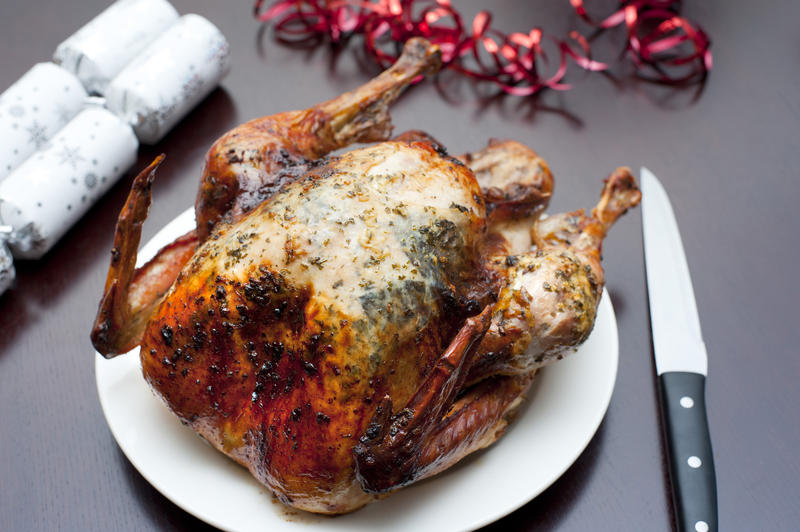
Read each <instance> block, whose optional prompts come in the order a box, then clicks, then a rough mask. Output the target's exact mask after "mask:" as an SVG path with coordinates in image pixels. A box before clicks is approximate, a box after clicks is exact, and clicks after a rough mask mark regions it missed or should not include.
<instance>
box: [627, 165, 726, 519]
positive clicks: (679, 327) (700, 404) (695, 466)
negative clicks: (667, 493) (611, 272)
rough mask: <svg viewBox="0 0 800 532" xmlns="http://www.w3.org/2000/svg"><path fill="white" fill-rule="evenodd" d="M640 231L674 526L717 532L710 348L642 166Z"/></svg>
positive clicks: (660, 198) (668, 211) (677, 248)
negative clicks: (708, 395)
mask: <svg viewBox="0 0 800 532" xmlns="http://www.w3.org/2000/svg"><path fill="white" fill-rule="evenodd" d="M641 182H642V232H643V235H644V256H645V267H646V270H647V292H648V297H649V300H650V326H651V328H652V332H653V353H654V357H655V363H656V373H657V374H658V382H659V391H660V393H659V400H660V403H661V404H660V406H661V418H662V425H663V429H664V437H665V440H666V446H667V453H668V462H669V476H670V482H671V484H672V502H673V507H674V509H675V521H676V523H677V526H678V530H679V531H680V532H684V531H687V532H689V531H691V532H714V531H717V530H718V522H717V481H716V475H715V473H714V457H713V455H712V452H711V437H710V434H709V430H708V418H707V416H706V403H705V385H706V374H707V367H708V359H707V355H706V347H705V344H704V343H703V337H702V334H701V332H700V318H699V317H698V315H697V304H696V303H695V299H694V290H693V289H692V280H691V278H690V277H689V266H688V264H687V263H686V256H685V255H684V252H683V244H682V243H681V236H680V233H679V232H678V224H677V222H676V221H675V214H674V213H673V212H672V206H671V205H670V202H669V197H667V193H666V191H665V190H664V187H663V186H662V185H661V183H660V182H659V180H658V179H657V178H656V176H655V175H653V173H652V172H650V171H649V170H648V169H647V168H642V172H641Z"/></svg>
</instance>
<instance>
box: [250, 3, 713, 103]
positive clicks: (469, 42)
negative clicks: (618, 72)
mask: <svg viewBox="0 0 800 532" xmlns="http://www.w3.org/2000/svg"><path fill="white" fill-rule="evenodd" d="M569 2H570V4H571V5H572V7H573V9H574V10H575V12H576V13H577V14H578V15H579V16H580V17H581V18H582V19H583V20H584V21H586V22H587V23H589V24H591V25H592V26H594V27H596V28H598V29H600V30H608V29H611V28H615V27H618V26H622V25H624V27H625V29H626V35H627V45H626V50H627V52H628V55H629V56H630V57H631V58H632V60H633V64H634V66H635V68H636V69H637V73H638V74H639V75H641V76H642V77H645V78H647V79H650V80H653V81H658V82H661V83H666V84H672V85H682V84H688V83H693V82H696V81H699V80H702V79H704V78H705V76H706V75H707V74H708V71H709V70H711V65H712V60H711V52H710V50H709V48H710V45H711V41H710V40H709V38H708V36H707V35H706V34H705V32H703V30H702V29H701V28H700V27H699V26H697V25H696V24H693V23H692V22H690V21H689V20H688V19H686V18H685V17H682V16H681V15H680V8H681V2H680V1H676V0H628V1H622V2H620V6H619V8H618V9H617V11H615V12H614V13H612V14H611V15H608V16H607V17H605V18H604V19H602V20H600V21H599V22H598V21H596V20H595V19H594V18H592V17H590V16H589V14H588V13H587V11H586V9H585V7H584V5H583V0H569ZM264 3H265V2H264V0H256V2H255V5H254V9H253V11H254V15H255V16H256V18H258V19H259V20H260V21H262V22H273V23H274V24H275V30H276V32H277V33H278V35H279V36H281V37H283V38H294V39H302V38H307V37H314V36H319V35H324V36H327V37H328V38H329V39H330V40H331V41H332V42H340V41H341V40H343V39H345V38H347V37H349V36H351V35H357V34H360V35H363V36H364V47H365V50H366V52H367V54H368V55H369V56H371V57H372V58H373V59H374V60H375V61H377V62H378V63H379V64H380V65H381V66H382V67H384V68H386V67H388V66H389V65H390V64H391V63H393V62H394V61H395V60H397V57H398V50H399V48H398V47H397V46H395V50H394V52H389V51H387V50H386V43H389V42H392V43H396V44H402V43H404V42H405V41H406V40H408V39H410V38H411V37H425V38H426V39H428V40H429V41H431V42H433V43H435V44H438V45H439V48H440V49H441V50H442V61H443V63H444V65H446V66H448V67H449V68H451V69H453V70H455V71H457V72H459V73H461V74H463V75H465V76H469V77H471V78H474V79H478V80H483V81H487V82H491V83H494V84H495V85H497V86H498V87H499V88H500V89H502V90H503V91H505V92H506V93H508V94H514V95H517V96H528V95H531V94H534V93H536V92H538V91H540V90H541V89H543V88H550V89H555V90H567V89H569V88H571V85H569V84H567V83H565V82H564V77H565V76H566V74H567V71H568V67H569V64H570V60H571V61H572V62H573V63H574V64H576V65H577V66H578V67H580V68H582V69H584V70H587V71H602V70H607V69H608V68H609V65H608V64H606V63H602V62H599V61H595V60H593V59H592V56H591V48H590V45H589V42H588V41H587V40H586V38H584V37H583V36H582V35H581V34H580V33H578V32H577V31H571V32H570V33H569V36H568V38H566V39H559V38H556V37H554V36H551V35H547V34H545V33H544V32H543V31H542V29H541V28H538V27H537V28H533V29H532V30H530V31H529V32H528V33H518V32H515V33H510V34H505V33H502V32H500V31H498V30H496V29H494V28H492V27H491V21H492V15H491V13H490V12H489V11H485V10H484V11H481V12H480V13H478V14H477V15H476V16H475V18H474V19H473V20H472V25H471V26H467V25H465V24H464V21H463V19H462V17H461V15H460V14H459V12H458V11H456V9H455V8H453V6H452V4H451V2H450V0H371V1H369V0H362V1H358V0H330V1H328V0H278V1H275V2H272V5H270V6H269V8H267V9H266V11H264ZM545 41H547V42H549V43H552V45H553V46H554V47H555V49H556V50H557V52H558V62H557V64H558V66H557V68H556V69H555V72H553V73H552V74H551V75H549V76H545V75H542V74H541V73H540V71H539V69H540V67H541V66H542V65H547V64H549V60H548V56H547V54H546V53H545V50H544V48H543V42H545ZM548 49H550V48H548ZM470 58H471V60H470Z"/></svg>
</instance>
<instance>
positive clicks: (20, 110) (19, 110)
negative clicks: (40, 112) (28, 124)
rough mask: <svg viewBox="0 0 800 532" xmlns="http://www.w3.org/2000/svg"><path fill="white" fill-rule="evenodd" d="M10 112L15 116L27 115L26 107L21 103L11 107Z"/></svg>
mask: <svg viewBox="0 0 800 532" xmlns="http://www.w3.org/2000/svg"><path fill="white" fill-rule="evenodd" d="M8 114H10V115H11V116H13V117H15V118H20V117H23V116H25V108H24V107H23V106H21V105H19V104H17V105H14V106H13V107H11V109H9V110H8Z"/></svg>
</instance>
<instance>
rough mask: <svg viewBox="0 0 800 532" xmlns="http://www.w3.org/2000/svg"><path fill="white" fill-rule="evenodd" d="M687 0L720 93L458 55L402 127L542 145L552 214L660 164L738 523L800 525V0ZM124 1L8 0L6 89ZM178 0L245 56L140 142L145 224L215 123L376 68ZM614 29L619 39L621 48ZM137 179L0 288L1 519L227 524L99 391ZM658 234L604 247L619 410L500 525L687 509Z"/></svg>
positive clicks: (457, 141)
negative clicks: (122, 215)
mask: <svg viewBox="0 0 800 532" xmlns="http://www.w3.org/2000/svg"><path fill="white" fill-rule="evenodd" d="M454 3H455V4H456V5H458V6H460V7H461V9H462V11H463V12H464V13H465V14H466V15H468V16H472V15H473V14H474V13H475V12H476V11H477V9H478V8H479V7H480V6H489V5H490V4H491V9H492V10H493V11H494V14H495V15H496V16H495V21H494V22H495V24H496V25H497V27H498V28H503V29H506V30H509V31H511V30H524V29H528V28H530V27H532V26H534V25H537V24H539V25H542V26H543V27H545V28H547V29H549V30H550V31H552V32H554V33H561V34H563V33H564V32H565V30H566V29H568V27H569V26H570V25H573V24H576V20H575V17H574V16H570V14H569V6H568V3H567V2H566V0H564V1H562V2H544V1H542V2H525V1H521V0H518V1H510V0H509V1H503V2H494V3H489V2H478V1H476V0H470V1H460V2H459V1H456V2H454ZM603 3H604V4H605V5H609V4H610V2H603ZM686 3H687V4H689V5H688V7H687V9H686V12H687V14H688V15H689V16H691V17H693V18H695V19H696V20H698V21H701V22H702V23H703V25H704V26H705V28H706V29H707V30H708V32H709V34H710V35H711V36H712V37H713V39H714V45H713V52H714V71H713V72H712V74H711V76H710V78H709V79H708V82H707V84H706V85H705V87H703V89H702V91H700V92H698V91H697V90H696V89H682V90H674V89H668V88H664V87H659V86H654V85H650V84H647V83H642V82H637V81H635V80H634V79H633V78H632V77H631V76H630V75H629V73H628V72H627V69H626V68H624V67H618V68H617V69H616V72H617V73H618V76H617V77H616V79H613V78H609V77H606V76H603V75H591V76H588V77H585V78H584V77H582V76H581V75H580V74H577V75H574V76H573V80H574V81H575V82H576V86H575V88H574V90H572V91H570V92H567V93H554V92H548V93H545V94H542V95H541V97H539V98H536V99H532V100H523V99H519V98H502V97H500V98H491V97H485V96H482V95H481V94H479V93H480V92H481V91H480V90H479V91H477V92H476V91H475V90H474V86H472V85H471V84H469V83H459V82H453V81H452V79H451V77H449V76H448V77H446V79H447V80H449V81H448V83H447V85H446V89H445V90H446V97H443V96H442V95H441V94H440V93H439V92H437V87H436V85H434V84H433V83H430V82H426V83H425V84H423V85H421V86H418V87H416V88H414V89H413V90H411V91H409V92H408V93H407V94H406V95H405V96H404V97H403V98H402V100H401V101H400V102H399V103H397V105H396V106H395V107H394V112H393V116H394V121H395V124H396V130H397V131H402V130H404V129H408V128H419V129H424V130H427V131H430V132H431V133H432V134H434V135H435V136H436V137H438V138H439V139H441V140H443V141H444V142H445V143H446V144H447V145H448V146H449V148H450V150H451V151H453V152H460V151H464V150H471V149H476V148H478V147H480V146H482V145H483V144H484V143H485V141H486V140H487V139H488V138H489V137H509V138H514V139H518V140H520V141H522V142H524V143H526V144H528V145H530V146H532V147H533V148H534V149H536V150H537V151H539V152H540V153H541V154H542V155H543V156H544V157H545V158H546V159H547V160H548V161H549V162H550V164H551V167H552V169H553V171H554V174H555V176H556V182H557V187H556V194H555V198H554V201H553V202H552V208H551V210H554V211H557V210H563V209H572V208H575V207H578V206H586V207H588V206H591V205H592V204H593V202H594V201H595V199H596V195H597V193H598V191H599V187H600V180H601V179H602V178H603V177H604V176H605V175H606V174H607V173H608V172H609V171H610V170H611V169H613V168H614V167H616V166H618V165H623V164H624V165H629V166H631V167H633V168H639V167H640V166H641V165H647V166H648V167H649V168H651V169H652V170H653V171H654V172H655V173H656V174H657V175H658V176H659V177H660V178H661V179H662V181H663V182H664V183H665V185H666V187H667V189H668V191H669V193H670V195H671V197H672V200H673V202H674V207H675V211H676V215H677V217H678V220H679V223H680V226H681V229H682V233H683V237H684V245H685V248H686V253H687V255H688V261H689V265H690V268H691V272H692V277H693V279H694V284H695V291H696V296H697V303H698V306H699V312H700V317H701V321H702V325H703V333H704V337H705V341H706V344H707V346H708V353H709V379H708V406H709V418H710V425H711V432H712V437H713V442H714V451H715V459H716V468H717V479H718V486H719V511H720V522H721V527H722V530H743V531H745V530H797V529H798V526H800V525H799V524H798V523H800V505H798V504H797V500H796V499H797V495H798V493H800V451H799V450H798V449H800V428H798V427H800V423H798V422H799V421H800V416H798V408H799V406H800V385H799V384H798V382H800V356H798V354H797V353H798V345H800V335H799V334H798V331H800V327H798V324H797V322H798V318H800V313H798V311H797V302H798V300H800V290H798V282H797V279H796V278H795V277H794V274H795V273H796V268H797V265H798V264H800V252H799V251H798V248H800V246H799V244H800V237H798V232H797V231H798V229H800V217H798V200H800V184H798V183H800V181H799V178H800V170H798V169H800V92H799V90H798V87H800V68H798V66H800V65H799V63H800V40H799V39H798V32H797V20H799V19H800V4H797V3H796V2H792V1H790V0H784V1H778V0H773V1H771V2H763V3H759V4H761V5H759V6H756V5H755V4H756V3H755V2H752V3H748V2H730V1H725V0H714V1H705V2H686ZM106 4H108V1H107V0H85V1H82V2H59V1H55V0H27V1H22V0H4V1H3V2H2V5H0V50H2V52H1V53H0V57H2V69H0V89H4V88H5V87H7V86H8V85H10V84H11V83H12V82H13V81H14V80H16V79H17V78H18V77H19V76H20V75H22V74H23V73H24V72H25V71H26V70H27V69H28V68H29V67H30V66H31V65H33V64H34V63H35V62H38V61H42V60H46V59H48V58H49V57H50V56H51V54H52V52H53V50H54V49H55V47H56V45H57V44H58V43H59V42H60V41H61V40H62V39H63V38H65V37H66V36H67V35H69V34H70V33H72V32H73V31H74V30H76V29H77V28H78V27H80V26H81V25H82V24H83V23H84V22H86V21H87V20H88V19H90V18H91V17H92V16H94V15H95V14H96V13H98V12H99V11H100V10H101V9H102V8H104V7H105V5H106ZM174 4H175V6H176V7H177V8H178V10H179V11H180V12H181V13H187V12H197V13H200V14H202V15H204V16H206V17H207V18H209V19H210V20H212V21H213V22H214V23H216V24H217V25H218V26H219V27H220V28H221V30H222V31H223V32H224V33H225V34H226V35H227V36H228V38H229V39H230V41H231V46H232V50H233V69H232V71H231V73H230V75H229V76H228V78H227V79H226V80H225V81H224V83H223V85H222V88H221V89H220V90H217V91H215V92H214V93H213V94H211V95H210V96H209V97H208V98H207V99H206V100H205V101H204V102H203V103H202V104H201V105H200V106H199V107H198V108H197V109H196V110H195V111H194V112H193V113H192V114H191V115H189V116H188V117H187V118H186V119H185V120H184V121H183V122H181V123H180V124H179V125H178V126H177V127H176V128H175V129H174V130H173V131H172V132H171V133H170V135H169V136H167V137H166V138H165V139H164V140H163V141H162V142H161V143H160V144H159V145H158V146H155V147H145V148H142V149H141V150H140V156H139V160H138V162H137V167H142V166H144V165H145V164H146V163H147V162H148V161H150V160H151V159H152V158H153V156H154V154H156V153H159V152H162V151H163V152H165V153H167V154H168V160H167V163H166V164H165V165H164V166H163V170H162V171H161V172H160V174H159V178H158V181H157V182H156V184H155V187H154V196H155V200H154V204H153V207H152V210H151V213H150V218H149V220H148V222H147V225H146V226H145V229H144V240H147V239H148V238H150V236H152V235H153V234H154V233H155V232H156V231H157V230H158V228H160V227H161V226H163V225H164V224H165V223H166V222H167V221H169V220H170V219H172V218H173V217H174V216H175V214H176V213H178V212H180V211H182V210H183V209H184V208H185V207H187V206H189V205H190V204H192V203H193V201H194V196H195V190H196V186H197V180H198V176H199V175H200V171H201V165H202V160H203V155H204V153H205V150H206V149H207V148H208V146H209V145H210V143H211V142H212V141H213V140H214V139H215V138H216V137H217V136H219V135H220V134H222V133H223V132H224V131H226V130H227V129H229V128H231V127H233V126H235V125H236V124H238V123H240V122H243V121H245V120H249V119H250V118H253V117H256V116H260V115H264V114H271V113H273V112H277V111H282V110H286V109H294V108H301V107H306V106H308V105H310V104H313V103H316V102H318V101H322V100H324V99H327V98H329V97H331V96H333V95H336V94H339V93H341V92H343V91H345V90H348V89H350V88H353V87H355V86H356V85H358V84H360V83H362V82H363V81H365V80H366V79H368V78H369V77H371V76H373V75H374V74H375V73H376V72H377V70H376V68H375V67H374V66H370V65H365V64H363V63H359V62H358V61H357V60H356V54H354V53H353V48H350V49H348V50H346V51H344V52H342V53H335V52H333V51H332V50H331V49H330V48H328V47H326V46H322V47H318V48H315V49H311V50H301V49H291V48H287V47H285V46H281V45H279V44H278V43H276V42H275V40H274V38H273V35H272V32H271V31H270V30H268V31H265V32H263V34H262V32H261V31H260V26H259V24H258V23H257V22H255V21H254V20H253V19H252V18H251V16H250V4H251V3H250V2H249V1H247V0H242V1H239V2H219V1H217V0H202V1H201V0H175V1H174ZM589 4H591V2H589ZM767 4H768V5H767ZM606 42H608V41H606ZM614 50H615V49H614V48H613V45H610V46H606V47H602V46H601V47H600V48H599V51H601V52H605V54H606V55H605V57H609V58H613V57H614V53H615V52H614ZM444 80H445V78H443V79H442V81H444ZM130 183H131V176H126V177H124V178H123V179H122V180H121V181H120V182H119V183H118V184H117V185H116V186H115V187H114V188H113V189H112V190H111V191H110V192H109V193H108V194H106V196H105V197H104V198H103V199H102V200H101V201H100V202H99V203H98V204H97V205H96V206H95V207H94V208H93V209H92V210H91V211H89V213H88V214H87V215H86V216H85V217H84V218H83V219H82V220H81V221H80V222H79V223H78V224H77V225H76V226H75V227H74V228H73V229H72V230H71V231H70V232H69V233H68V234H67V235H66V236H65V237H64V238H63V239H62V240H61V242H60V243H59V244H58V245H57V246H56V247H55V248H54V249H53V250H52V251H51V252H50V253H49V254H48V255H47V256H46V257H44V258H43V259H42V260H39V261H36V262H24V263H20V264H18V279H17V282H16V285H15V286H14V288H13V289H12V290H10V291H9V292H8V293H6V294H5V295H3V296H2V297H0V486H2V488H1V489H2V492H1V493H0V530H9V531H16V530H54V529H63V530H147V529H177V530H184V529H187V530H188V529H193V530H194V529H203V528H207V525H204V524H203V523H201V522H199V521H198V520H196V519H195V518H193V517H192V516H190V515H188V514H186V513H184V512H183V511H182V510H180V509H179V508H178V507H176V506H175V505H173V504H172V503H171V502H170V501H168V500H167V499H165V498H164V497H163V496H161V495H160V494H159V493H158V492H157V491H156V490H155V489H153V488H152V487H151V486H150V485H149V484H148V483H147V481H145V480H144V479H143V478H142V477H141V476H140V475H139V473H138V472H137V471H136V470H135V469H134V468H133V467H132V466H131V464H130V463H129V462H128V460H127V459H126V458H125V456H124V455H123V454H122V452H121V451H120V450H119V448H118V446H117V444H116V442H115V440H114V438H113V437H112V435H111V433H110V431H109V430H108V427H107V425H106V422H105V419H104V417H103V414H102V412H101V409H100V405H99V402H98V398H97V392H96V388H95V376H94V369H93V368H94V355H93V351H92V348H91V346H90V344H89V339H88V333H89V327H90V324H91V322H92V319H93V317H94V314H95V311H96V308H97V302H98V298H99V294H100V291H101V287H102V284H103V281H104V278H105V274H106V268H107V266H108V258H109V253H108V252H109V249H110V247H111V239H112V227H113V224H114V221H115V219H116V217H117V214H118V212H119V209H120V207H121V205H122V203H123V201H124V198H125V196H126V194H127V191H128V189H129V186H130ZM640 231H641V220H640V213H639V211H638V210H637V211H635V212H632V213H630V214H629V215H628V216H627V217H625V218H624V219H623V220H622V221H621V223H619V224H618V226H617V227H615V228H614V230H613V232H612V234H611V236H610V237H609V239H608V240H607V242H606V246H605V266H606V271H607V279H608V289H609V291H610V293H611V296H612V300H613V303H614V306H615V308H616V312H617V318H618V320H619V337H620V366H619V374H618V378H617V383H616V389H615V392H614V396H613V398H612V400H611V405H610V408H609V410H608V413H607V415H606V417H605V420H604V421H603V423H602V425H601V426H600V429H599V431H598V432H597V434H596V435H595V436H594V438H593V439H592V441H591V443H590V444H589V446H588V448H587V449H586V451H585V452H584V453H583V455H582V456H581V457H580V458H579V459H578V460H577V461H576V462H575V464H574V465H573V466H572V467H571V468H570V469H569V470H568V471H567V472H566V474H564V476H563V477H561V478H560V479H559V480H557V481H556V482H555V484H553V486H552V487H550V488H549V489H548V490H547V491H545V492H544V493H543V494H542V495H541V496H539V497H538V498H536V499H535V500H533V501H532V502H530V503H529V504H527V505H526V506H525V507H523V508H522V509H520V510H519V511H517V512H516V513H514V514H512V515H510V516H508V517H506V518H505V519H503V520H501V521H500V522H499V523H497V524H495V525H493V526H492V527H490V529H492V530H508V529H513V530H534V529H535V530H637V531H638V530H670V529H671V527H672V518H671V514H672V506H671V502H670V498H669V492H668V484H667V478H666V476H665V459H664V446H663V444H662V441H661V433H660V424H659V418H658V406H657V403H656V392H655V379H654V369H653V363H652V358H651V345H650V332H649V320H648V309H647V299H646V293H645V278H644V265H643V260H642V244H641V236H640V234H641V233H640ZM409 511H413V508H410V509H409ZM443 511H447V509H443Z"/></svg>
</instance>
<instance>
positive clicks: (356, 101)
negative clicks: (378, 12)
mask: <svg viewBox="0 0 800 532" xmlns="http://www.w3.org/2000/svg"><path fill="white" fill-rule="evenodd" d="M440 66H441V53H440V52H439V49H438V48H437V47H435V46H431V45H430V43H428V41H425V40H423V39H411V40H409V41H408V43H407V44H406V46H405V47H404V49H403V54H402V56H401V57H400V59H399V60H398V61H397V62H396V63H395V64H394V65H392V67H391V68H390V69H388V70H386V71H385V72H383V73H382V74H381V75H379V76H378V77H376V78H375V79H373V80H372V81H370V82H369V83H367V84H366V85H364V86H362V87H360V88H358V89H356V90H354V91H352V92H348V93H346V94H343V95H342V96H339V97H338V98H334V99H333V100H330V101H328V102H324V103H321V104H318V105H315V106H314V107H311V108H309V109H306V110H303V111H287V112H284V113H278V114H275V115H271V116H266V117H263V118H258V119H256V120H252V121H250V122H247V123H246V124H242V125H241V126H239V127H237V128H235V129H233V130H231V131H230V132H228V133H226V134H225V135H223V136H222V137H221V138H220V139H219V140H217V141H216V142H215V143H214V145H213V146H212V147H211V149H210V150H209V152H208V155H207V156H206V166H205V169H204V170H203V176H202V178H201V180H200V190H199V191H198V194H197V201H196V209H195V211H196V217H197V228H198V232H199V236H200V239H201V240H205V238H206V237H207V236H208V235H209V233H210V232H211V229H212V228H213V227H214V225H215V224H216V223H217V222H219V221H220V220H223V219H224V220H226V221H229V222H230V221H236V220H238V219H240V218H241V217H242V216H243V215H244V214H245V213H247V212H249V211H250V210H251V209H253V208H254V207H256V206H257V205H259V204H260V203H261V202H262V201H264V200H265V199H267V198H269V197H270V196H271V195H272V194H274V193H275V191H277V190H279V189H280V188H281V187H282V186H284V185H285V184H287V183H290V182H292V181H294V180H296V179H298V178H299V177H300V176H302V175H303V174H304V173H305V172H306V171H307V170H308V169H309V168H310V167H312V166H313V165H314V164H316V161H317V160H319V159H320V158H321V157H324V156H325V155H327V154H328V153H330V152H332V151H335V150H337V149H339V148H343V147H345V146H348V145H350V144H353V143H356V142H376V141H381V140H386V139H387V138H389V134H390V133H391V123H390V120H389V104H390V103H391V102H392V101H394V100H395V99H397V97H398V96H399V95H400V93H401V92H402V91H403V90H404V89H405V88H406V87H407V86H408V85H409V84H410V83H411V82H412V81H413V80H414V79H416V78H418V77H419V76H421V75H424V74H427V73H430V72H435V71H436V70H438V69H439V67H440Z"/></svg>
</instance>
